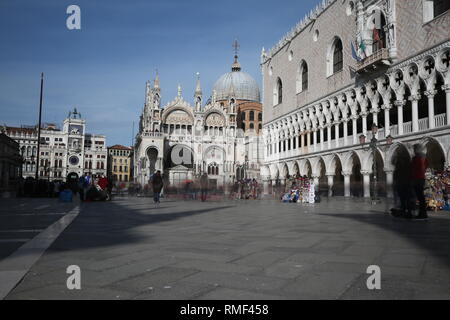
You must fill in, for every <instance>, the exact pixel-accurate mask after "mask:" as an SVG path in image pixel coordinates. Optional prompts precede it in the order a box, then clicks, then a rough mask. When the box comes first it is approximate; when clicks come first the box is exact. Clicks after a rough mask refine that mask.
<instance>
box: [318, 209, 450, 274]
mask: <svg viewBox="0 0 450 320" xmlns="http://www.w3.org/2000/svg"><path fill="white" fill-rule="evenodd" d="M376 213H377V214H374V213H366V214H364V213H360V214H359V213H358V214H345V213H337V214H330V213H319V214H318V215H322V216H329V217H333V218H343V219H351V220H354V221H358V222H361V223H369V224H371V225H375V226H377V227H379V228H383V229H385V230H388V231H391V232H393V233H396V234H398V235H400V236H402V237H403V238H406V239H407V240H409V241H411V242H412V243H414V244H415V246H416V247H420V248H423V249H424V250H426V251H428V252H429V253H430V254H432V255H434V256H436V258H438V259H440V260H441V261H442V262H444V263H446V264H447V265H449V266H450V241H449V238H450V233H449V231H450V220H449V219H440V218H434V217H430V218H429V219H428V221H412V220H406V219H404V218H394V217H392V216H391V215H387V214H380V212H379V211H377V212H376Z"/></svg>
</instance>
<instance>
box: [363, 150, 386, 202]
mask: <svg viewBox="0 0 450 320" xmlns="http://www.w3.org/2000/svg"><path fill="white" fill-rule="evenodd" d="M373 158H374V155H373V152H372V150H368V151H365V154H364V155H363V157H362V158H361V160H362V166H361V167H362V171H364V172H368V173H370V182H371V183H370V190H371V192H372V194H373V192H374V188H375V184H374V183H373V182H374V181H375V179H374V177H375V174H376V177H377V186H376V188H377V194H378V195H380V196H381V195H385V194H386V191H387V189H386V172H385V171H384V169H385V167H386V166H385V163H386V161H385V157H384V154H383V153H382V152H381V151H380V150H379V149H377V150H376V152H375V161H376V169H377V170H376V173H375V174H374V170H373V165H374V161H373Z"/></svg>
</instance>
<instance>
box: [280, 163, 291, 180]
mask: <svg viewBox="0 0 450 320" xmlns="http://www.w3.org/2000/svg"><path fill="white" fill-rule="evenodd" d="M278 169H279V173H280V178H281V179H287V178H288V177H289V168H288V165H287V163H286V162H281V163H280V164H279V168H278Z"/></svg>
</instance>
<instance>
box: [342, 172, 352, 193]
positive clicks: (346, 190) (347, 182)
mask: <svg viewBox="0 0 450 320" xmlns="http://www.w3.org/2000/svg"><path fill="white" fill-rule="evenodd" d="M342 175H343V176H344V197H350V176H351V173H350V172H343V173H342Z"/></svg>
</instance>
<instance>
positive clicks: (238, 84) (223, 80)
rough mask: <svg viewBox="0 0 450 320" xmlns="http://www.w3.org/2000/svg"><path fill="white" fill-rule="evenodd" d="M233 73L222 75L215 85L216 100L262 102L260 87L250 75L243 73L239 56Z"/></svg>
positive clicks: (234, 64)
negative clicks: (230, 99)
mask: <svg viewBox="0 0 450 320" xmlns="http://www.w3.org/2000/svg"><path fill="white" fill-rule="evenodd" d="M234 58H235V60H234V63H233V66H232V68H231V70H232V71H231V72H228V73H225V74H224V75H222V76H221V77H220V78H219V80H217V81H216V83H215V84H214V88H213V90H214V91H215V93H216V100H217V101H220V100H228V99H229V98H235V99H236V100H250V101H257V102H259V101H260V95H259V87H258V84H257V83H256V81H255V79H253V78H252V77H251V76H250V75H249V74H248V73H246V72H243V71H241V67H240V65H239V62H238V61H237V56H235V57H234Z"/></svg>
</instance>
